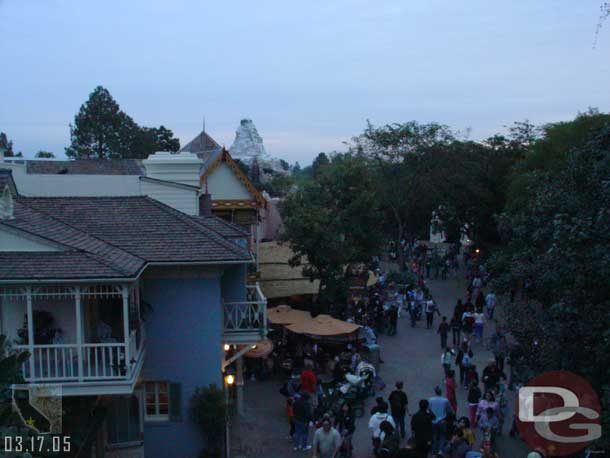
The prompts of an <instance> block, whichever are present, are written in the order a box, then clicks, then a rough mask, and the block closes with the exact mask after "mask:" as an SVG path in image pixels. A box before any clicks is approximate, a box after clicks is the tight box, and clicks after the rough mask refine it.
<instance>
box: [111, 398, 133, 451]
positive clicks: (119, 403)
mask: <svg viewBox="0 0 610 458" xmlns="http://www.w3.org/2000/svg"><path fill="white" fill-rule="evenodd" d="M106 433H107V442H108V445H110V446H112V445H121V444H133V443H134V442H141V441H142V426H141V423H140V402H139V400H138V398H137V397H136V396H126V397H117V398H115V399H113V401H112V404H111V405H110V408H109V410H108V417H107V418H106Z"/></svg>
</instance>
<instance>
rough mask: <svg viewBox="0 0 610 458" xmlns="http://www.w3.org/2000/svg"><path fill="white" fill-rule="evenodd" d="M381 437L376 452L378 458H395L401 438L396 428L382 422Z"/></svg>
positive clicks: (380, 427) (387, 422) (380, 426)
mask: <svg viewBox="0 0 610 458" xmlns="http://www.w3.org/2000/svg"><path fill="white" fill-rule="evenodd" d="M379 429H380V430H381V435H380V436H379V439H380V443H379V448H377V450H375V457H376V458H394V457H395V456H396V453H397V452H398V448H399V447H400V437H399V435H398V432H397V431H396V428H395V427H394V426H392V424H391V423H390V422H389V421H383V422H381V425H379Z"/></svg>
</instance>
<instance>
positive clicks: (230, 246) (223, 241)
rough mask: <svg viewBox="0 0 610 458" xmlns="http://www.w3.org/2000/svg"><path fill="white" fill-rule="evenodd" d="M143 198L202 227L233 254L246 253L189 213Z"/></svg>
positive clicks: (185, 220) (199, 227) (191, 223)
mask: <svg viewBox="0 0 610 458" xmlns="http://www.w3.org/2000/svg"><path fill="white" fill-rule="evenodd" d="M145 198H146V199H148V200H149V201H150V202H152V203H153V204H154V205H156V206H157V207H159V208H161V209H162V210H164V211H165V212H166V213H170V214H172V215H174V216H176V217H178V218H180V219H181V220H182V221H184V222H185V223H187V224H189V225H191V226H194V227H196V228H198V229H203V230H204V231H205V233H206V234H207V235H209V236H211V237H213V238H214V239H215V240H214V241H215V242H218V243H220V244H221V245H222V246H223V247H224V248H227V249H229V250H231V251H232V252H233V253H234V254H237V255H240V254H243V253H248V252H247V251H246V250H244V249H243V248H241V247H239V246H237V245H236V244H234V243H231V242H229V241H228V240H227V239H225V238H224V237H223V236H222V235H220V234H218V233H217V232H215V231H213V230H212V229H210V228H208V227H205V226H204V225H203V224H201V223H199V222H197V221H196V220H195V219H194V218H192V217H191V216H190V215H187V214H186V213H182V212H181V211H179V210H176V209H175V208H172V207H170V206H169V205H165V204H164V203H163V202H159V201H158V200H155V199H152V198H150V197H148V196H145ZM248 256H249V257H251V255H250V253H248Z"/></svg>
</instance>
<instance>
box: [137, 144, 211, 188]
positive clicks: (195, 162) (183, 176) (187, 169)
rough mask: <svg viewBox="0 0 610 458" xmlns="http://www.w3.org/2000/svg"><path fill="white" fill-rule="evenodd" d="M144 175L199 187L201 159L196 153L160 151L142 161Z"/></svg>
mask: <svg viewBox="0 0 610 458" xmlns="http://www.w3.org/2000/svg"><path fill="white" fill-rule="evenodd" d="M142 163H143V164H144V167H145V168H146V176H147V177H149V178H156V179H158V180H165V181H173V182H175V183H182V184H188V185H191V186H196V187H199V176H200V173H201V166H202V164H203V161H202V160H201V159H199V158H198V157H197V155H196V154H191V153H184V152H183V153H170V152H166V151H160V152H157V153H155V154H151V155H150V156H148V158H147V159H144V160H143V161H142Z"/></svg>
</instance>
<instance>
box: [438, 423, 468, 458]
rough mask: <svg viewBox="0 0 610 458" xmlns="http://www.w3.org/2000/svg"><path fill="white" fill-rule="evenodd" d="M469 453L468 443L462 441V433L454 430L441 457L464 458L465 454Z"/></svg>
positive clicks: (464, 440)
mask: <svg viewBox="0 0 610 458" xmlns="http://www.w3.org/2000/svg"><path fill="white" fill-rule="evenodd" d="M469 451H470V445H468V441H467V440H466V439H464V433H462V431H461V430H459V429H458V430H456V431H455V433H454V434H453V437H452V438H451V441H450V442H448V443H447V445H446V446H445V449H444V450H443V456H444V457H446V458H464V457H465V456H466V453H468V452H469Z"/></svg>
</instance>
